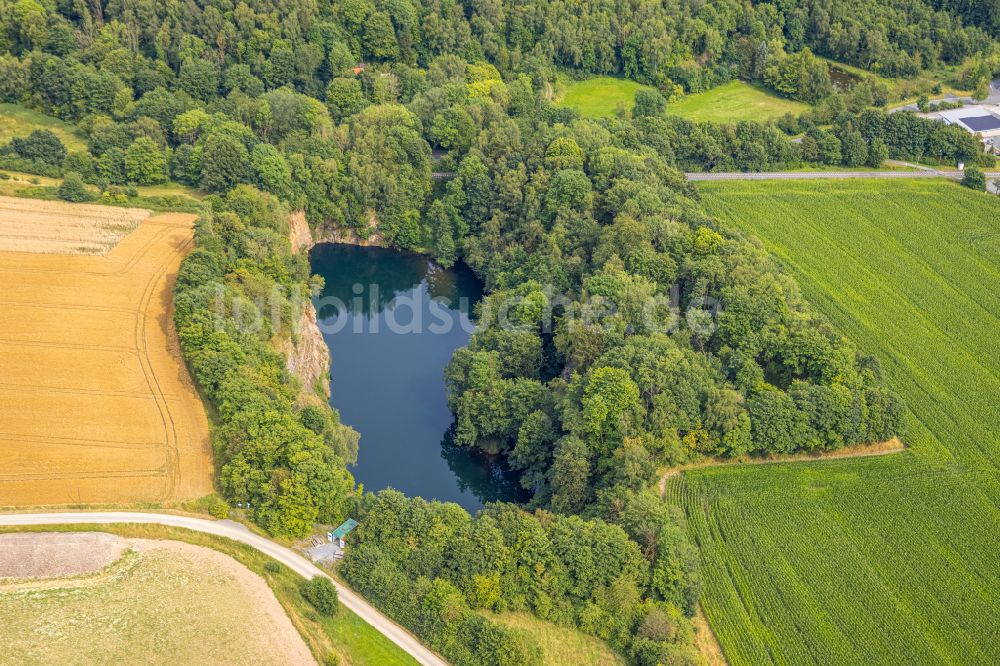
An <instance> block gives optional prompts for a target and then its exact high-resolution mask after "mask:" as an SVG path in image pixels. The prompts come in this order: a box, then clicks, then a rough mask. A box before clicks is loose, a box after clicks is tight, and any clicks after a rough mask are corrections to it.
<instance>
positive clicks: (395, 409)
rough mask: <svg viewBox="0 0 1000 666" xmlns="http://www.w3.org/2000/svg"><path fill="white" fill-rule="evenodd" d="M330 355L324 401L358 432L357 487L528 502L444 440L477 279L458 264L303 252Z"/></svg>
mask: <svg viewBox="0 0 1000 666" xmlns="http://www.w3.org/2000/svg"><path fill="white" fill-rule="evenodd" d="M310 260H311V262H312V271H313V273H316V274H318V275H321V276H323V278H324V279H325V280H326V285H325V287H324V289H323V292H322V293H321V294H320V295H319V296H318V297H316V298H315V299H314V301H315V304H316V309H317V313H318V318H319V325H320V329H321V330H322V332H323V338H324V339H325V340H326V344H327V346H329V348H330V356H331V358H332V363H331V370H330V377H331V396H332V397H331V399H330V404H331V405H332V406H333V407H334V408H336V409H337V410H338V411H339V412H340V418H341V421H343V422H344V423H346V424H348V425H350V426H352V427H353V428H354V429H355V430H357V431H358V432H360V433H361V443H360V447H359V453H358V463H357V465H356V466H355V467H354V468H352V470H351V471H352V472H353V474H354V476H355V479H356V480H357V481H358V482H359V483H363V484H364V487H365V490H371V491H378V490H381V489H383V488H388V487H392V488H395V489H397V490H401V491H403V492H404V493H406V494H407V495H410V496H420V497H423V498H424V499H428V500H429V499H437V500H443V501H450V502H457V503H458V504H460V505H462V506H463V507H465V508H466V509H468V510H470V511H475V510H476V509H479V508H481V507H482V506H483V504H484V503H485V502H490V501H498V500H501V501H523V500H525V499H527V497H526V495H525V493H524V491H523V490H522V489H521V488H520V486H519V484H518V481H517V476H516V474H514V473H512V472H511V471H510V470H509V469H508V468H507V467H506V466H505V464H504V463H503V462H502V458H501V457H499V456H497V457H493V456H487V455H485V454H481V453H479V452H477V451H473V450H471V449H468V448H466V447H459V446H456V445H454V444H453V443H452V441H451V437H450V433H451V429H452V426H453V417H452V414H451V411H450V410H449V409H448V404H447V398H446V395H445V385H444V368H445V366H446V365H447V364H448V361H449V360H450V359H451V355H452V352H454V351H455V349H457V348H459V347H462V346H464V345H465V344H467V343H468V341H469V337H470V336H471V334H472V331H473V328H474V323H473V318H472V312H473V308H474V306H475V304H476V303H477V302H478V301H479V299H480V298H481V297H482V285H481V284H480V282H479V280H478V279H477V278H476V276H475V275H474V274H473V273H472V271H471V270H469V269H468V268H467V267H466V266H464V265H458V266H456V267H454V268H452V269H445V268H442V267H441V266H439V265H437V264H435V263H434V262H433V261H431V260H429V259H428V258H426V257H424V256H422V255H418V254H410V253H403V252H398V251H395V250H389V249H385V248H377V247H359V246H356V245H341V244H329V243H324V244H320V245H317V246H316V247H314V248H313V250H312V252H311V253H310Z"/></svg>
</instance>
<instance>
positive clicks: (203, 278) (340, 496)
mask: <svg viewBox="0 0 1000 666" xmlns="http://www.w3.org/2000/svg"><path fill="white" fill-rule="evenodd" d="M209 201H210V210H208V211H206V212H205V213H204V214H203V215H202V217H201V218H200V219H199V220H198V223H197V226H196V229H195V244H196V248H195V249H194V251H192V252H191V254H189V255H188V256H187V257H186V258H185V259H184V261H183V263H182V264H181V268H180V271H179V273H178V277H177V283H176V287H175V289H174V304H175V310H174V322H175V323H176V326H177V333H178V336H179V338H180V343H181V349H182V351H183V352H184V357H185V359H187V362H188V365H189V366H190V368H191V371H192V373H193V375H194V378H195V380H196V381H197V383H198V386H199V388H200V389H201V391H202V393H203V394H204V396H205V397H206V398H207V399H208V400H209V401H210V402H211V403H212V405H213V406H214V407H215V409H216V419H217V430H216V432H215V433H214V436H213V443H214V448H215V457H216V463H217V466H218V468H219V475H218V479H219V485H220V488H221V490H222V493H223V494H224V495H225V497H226V499H227V500H229V501H230V502H232V503H233V504H239V505H241V506H244V507H246V508H247V510H248V513H249V515H250V516H251V517H252V518H253V519H254V521H255V522H257V523H258V524H260V525H261V526H262V527H264V528H265V529H266V530H268V531H269V532H270V533H272V534H279V535H286V536H303V535H305V534H308V533H309V532H310V531H311V530H312V528H313V525H314V524H315V523H316V522H317V521H322V522H327V523H331V522H333V523H335V522H338V521H340V520H342V519H343V518H344V517H346V514H347V511H348V510H349V508H351V506H352V503H351V502H352V493H353V490H354V480H353V479H352V477H351V475H350V473H348V472H347V470H346V469H345V463H346V462H353V461H354V459H355V458H356V455H357V448H356V447H357V433H354V432H353V431H352V430H350V428H348V427H347V426H344V425H341V424H340V423H339V421H338V420H337V418H336V414H335V413H334V412H332V411H331V410H330V409H329V407H328V406H327V405H325V404H324V405H322V407H319V406H313V405H306V406H301V405H300V404H299V401H298V400H297V387H296V385H295V382H294V381H293V380H292V378H291V377H290V376H289V375H288V371H287V369H286V366H285V359H284V358H283V357H282V356H281V355H279V354H278V353H277V352H276V351H275V349H274V348H273V346H272V344H271V340H272V339H274V338H276V337H288V336H290V335H291V326H292V322H293V321H294V317H295V315H296V314H297V313H296V301H297V299H301V298H308V295H309V293H310V291H309V263H308V261H307V260H306V259H305V257H303V256H299V255H293V254H292V252H291V247H290V244H289V240H288V221H287V218H288V212H287V209H285V208H284V206H282V205H281V204H280V203H279V202H278V201H277V199H275V198H274V197H272V196H271V195H268V194H265V193H262V192H260V191H258V190H255V189H253V188H251V187H248V186H240V187H237V188H234V189H233V190H232V191H230V192H229V193H228V194H227V195H225V196H224V197H214V198H211V199H210V200H209ZM298 306H299V307H301V301H300V300H299V302H298Z"/></svg>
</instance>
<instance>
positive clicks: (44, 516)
mask: <svg viewBox="0 0 1000 666" xmlns="http://www.w3.org/2000/svg"><path fill="white" fill-rule="evenodd" d="M108 523H153V524H157V525H167V526H169V527H181V528H184V529H189V530H194V531H196V532H205V533H207V534H214V535H216V536H221V537H226V538H228V539H232V540H233V541H241V542H243V543H245V544H247V545H249V546H251V547H253V548H255V549H256V550H259V551H260V552H262V553H264V554H266V555H269V556H270V557H272V558H274V559H275V560H277V561H279V562H281V563H282V564H284V565H285V566H287V567H288V568H289V569H291V570H292V571H295V572H296V573H298V574H299V575H301V576H303V577H305V578H312V577H313V576H326V577H327V578H329V576H327V575H326V574H325V573H324V572H323V571H321V570H320V569H319V568H318V567H316V566H315V565H314V564H313V563H312V562H310V561H309V560H307V559H306V558H304V557H302V556H301V555H299V554H298V553H296V552H295V551H293V550H291V549H290V548H285V547H284V546H280V545H278V544H276V543H274V542H273V541H271V540H270V539H267V538H265V537H262V536H259V535H257V534H254V533H253V532H251V531H250V530H248V529H247V528H246V527H244V526H243V525H240V524H239V523H235V522H232V521H230V520H203V519H201V518H190V517H188V516H174V515H170V514H165V513H141V512H131V511H92V512H79V513H16V514H0V526H18V525H67V524H87V525H91V524H95V525H106V524H108ZM334 585H336V586H337V592H339V593H340V601H341V603H343V604H344V606H346V607H347V608H348V609H350V610H351V611H353V612H354V613H355V614H357V615H358V616H359V617H361V619H363V620H364V621H365V622H367V623H368V624H370V625H372V626H373V627H375V629H376V630H378V631H379V632H380V633H382V634H383V635H384V636H385V637H386V638H388V639H389V640H391V641H392V642H393V643H395V644H396V645H398V646H399V647H400V648H402V649H403V651H405V652H406V653H407V654H409V655H410V656H412V657H413V658H414V659H416V660H417V662H418V663H420V664H423V665H424V666H447V662H446V661H444V660H443V659H442V658H441V657H439V656H438V655H436V654H435V653H434V652H432V651H431V650H430V649H428V648H427V647H425V646H424V645H422V644H421V643H420V641H418V640H417V639H416V638H415V637H414V636H413V634H411V633H410V632H408V631H407V630H406V629H403V628H402V627H400V626H399V625H398V624H396V623H395V622H393V621H392V620H390V619H389V618H388V617H386V616H385V615H383V614H382V613H381V612H380V611H378V610H377V609H375V607H373V606H372V605H371V604H369V603H368V602H367V601H365V600H364V599H363V598H361V596H360V595H358V594H357V593H356V592H354V591H353V590H350V589H348V588H346V587H344V586H343V585H340V584H339V583H337V582H336V581H334Z"/></svg>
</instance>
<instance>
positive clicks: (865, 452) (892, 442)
mask: <svg viewBox="0 0 1000 666" xmlns="http://www.w3.org/2000/svg"><path fill="white" fill-rule="evenodd" d="M908 449H909V447H907V446H906V444H904V443H903V440H901V439H900V438H899V437H893V438H892V439H887V440H885V441H884V442H875V443H874V444H862V445H860V446H853V447H852V446H845V447H844V448H841V449H836V450H833V451H824V452H822V453H819V454H815V453H788V454H783V455H780V456H776V457H773V458H749V459H745V460H720V459H718V458H709V459H707V460H702V461H699V462H694V463H688V464H686V465H678V466H676V467H671V468H670V469H668V470H666V471H664V472H663V473H661V474H660V481H659V488H660V497H661V498H663V499H666V496H667V481H668V480H670V479H672V478H673V477H675V476H678V475H680V474H683V473H684V472H688V471H690V470H694V469H707V468H710V467H736V466H738V465H786V464H789V463H807V462H824V461H829V460H845V459H851V458H877V457H879V456H887V455H890V454H893V453H902V452H903V451H907V450H908Z"/></svg>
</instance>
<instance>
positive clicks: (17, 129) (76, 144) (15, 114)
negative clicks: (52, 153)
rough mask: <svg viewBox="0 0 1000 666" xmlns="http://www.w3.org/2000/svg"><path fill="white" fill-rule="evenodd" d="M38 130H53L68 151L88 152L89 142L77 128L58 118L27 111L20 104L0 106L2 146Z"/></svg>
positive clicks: (0, 137) (0, 141)
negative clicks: (17, 137)
mask: <svg viewBox="0 0 1000 666" xmlns="http://www.w3.org/2000/svg"><path fill="white" fill-rule="evenodd" d="M36 129H47V130H51V131H52V133H53V134H55V135H56V136H58V137H59V140H60V141H62V142H63V145H65V146H66V148H67V149H68V150H86V149H87V142H86V140H85V139H84V137H83V133H82V132H80V130H78V129H77V128H76V127H74V126H73V125H71V124H70V123H67V122H65V121H63V120H59V119H58V118H53V117H52V116H46V115H44V114H41V113H38V112H37V111H32V110H31V109H27V108H25V107H23V106H21V105H20V104H7V103H4V104H0V144H2V143H7V142H8V141H10V140H11V139H13V138H14V137H16V136H22V137H23V136H28V135H29V134H31V133H32V132H33V131H34V130H36Z"/></svg>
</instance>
